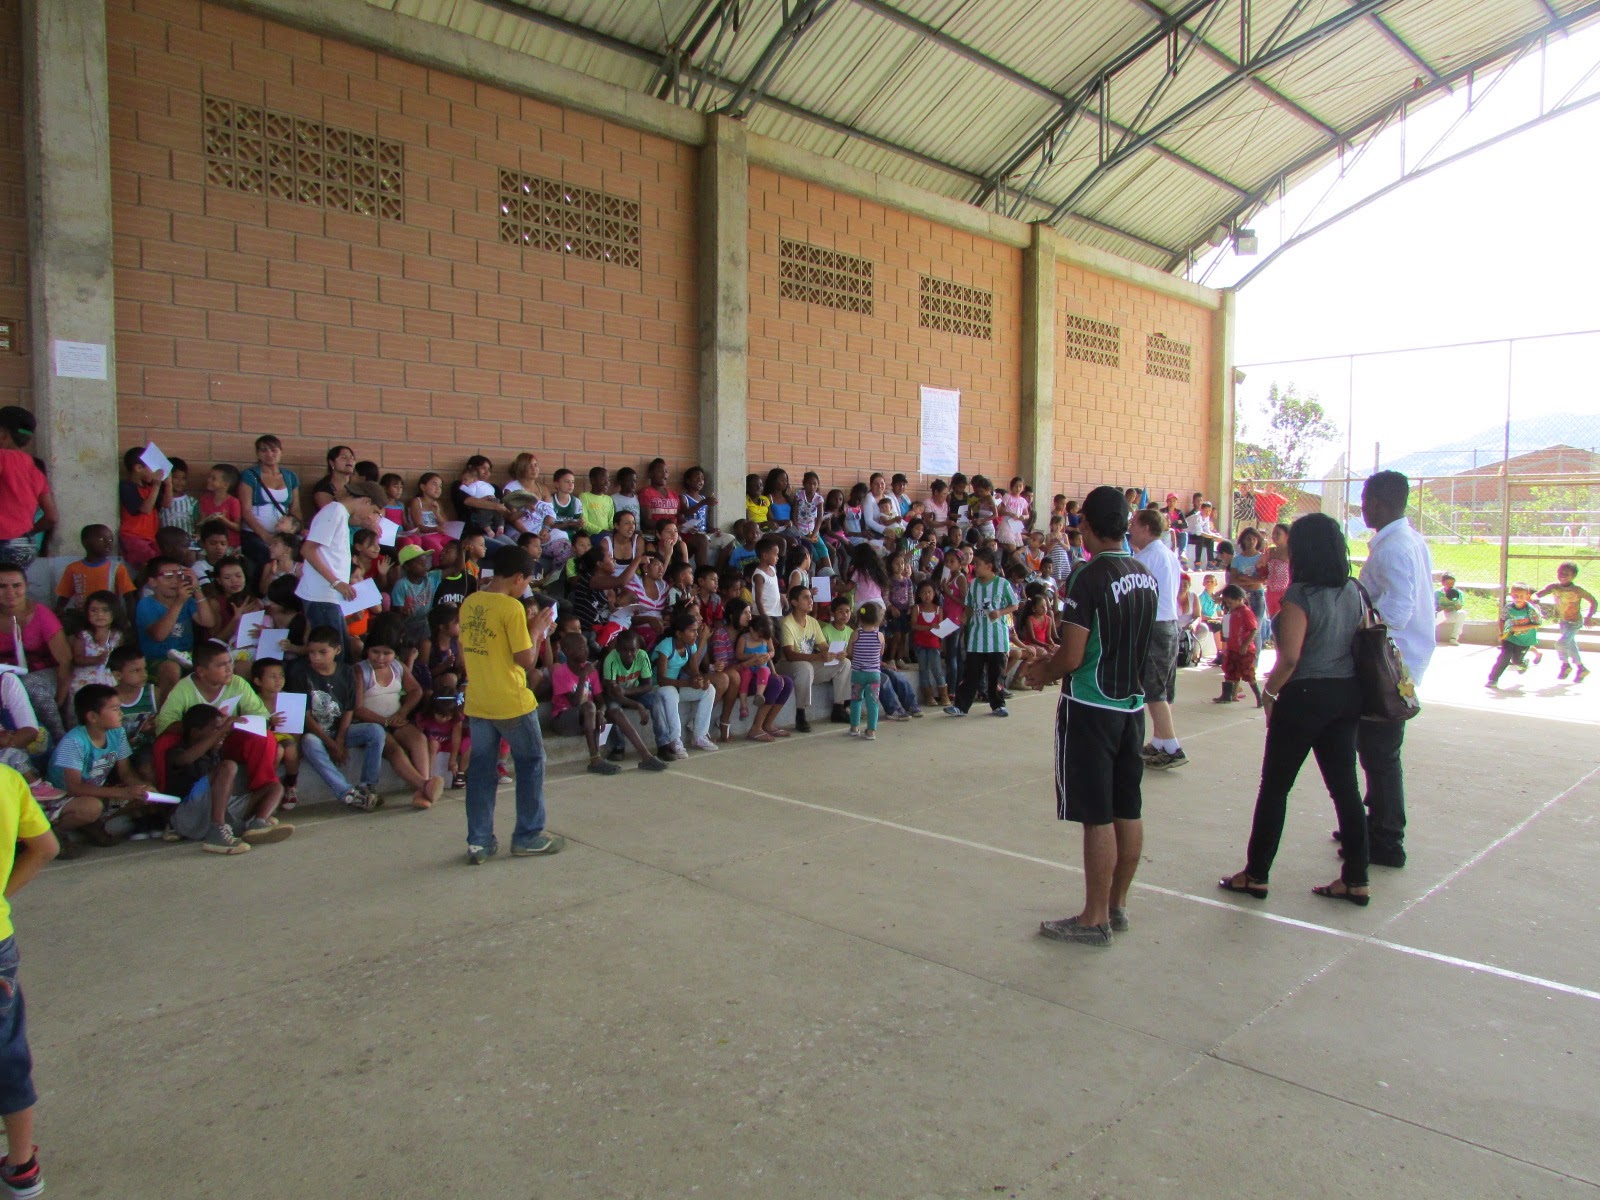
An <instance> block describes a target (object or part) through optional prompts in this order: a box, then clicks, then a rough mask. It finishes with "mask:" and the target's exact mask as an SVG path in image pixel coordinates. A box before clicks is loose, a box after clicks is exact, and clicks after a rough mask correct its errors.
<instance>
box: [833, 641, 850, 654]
mask: <svg viewBox="0 0 1600 1200" xmlns="http://www.w3.org/2000/svg"><path fill="white" fill-rule="evenodd" d="M849 644H850V643H849V642H829V643H828V653H829V654H843V653H844V651H845V647H846V646H848V645H849Z"/></svg>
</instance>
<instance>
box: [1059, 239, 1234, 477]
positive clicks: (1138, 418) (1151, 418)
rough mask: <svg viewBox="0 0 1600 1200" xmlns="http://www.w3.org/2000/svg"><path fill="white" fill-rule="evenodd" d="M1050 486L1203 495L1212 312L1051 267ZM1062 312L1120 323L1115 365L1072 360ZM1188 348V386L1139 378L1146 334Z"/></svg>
mask: <svg viewBox="0 0 1600 1200" xmlns="http://www.w3.org/2000/svg"><path fill="white" fill-rule="evenodd" d="M1056 295H1057V308H1058V311H1057V315H1056V419H1055V465H1056V478H1055V488H1056V490H1057V491H1061V492H1065V493H1066V494H1067V495H1068V496H1081V495H1083V494H1084V492H1085V491H1087V490H1088V489H1089V488H1092V487H1095V486H1097V485H1099V484H1102V483H1112V484H1116V485H1117V486H1119V487H1135V486H1137V487H1145V488H1148V489H1149V490H1150V495H1151V497H1152V498H1153V499H1155V500H1161V499H1163V498H1164V497H1165V496H1166V494H1167V493H1168V492H1169V491H1171V492H1177V493H1178V494H1179V495H1180V496H1181V497H1183V499H1184V501H1185V502H1187V501H1188V499H1189V496H1190V493H1192V492H1196V491H1209V490H1210V487H1209V485H1208V483H1207V480H1208V472H1207V463H1208V461H1209V459H1208V457H1207V456H1208V453H1209V448H1210V411H1211V402H1210V386H1211V337H1212V324H1211V323H1212V313H1211V310H1209V309H1206V308H1202V307H1200V306H1198V305H1194V304H1189V303H1186V302H1184V301H1182V300H1177V299H1173V298H1171V297H1168V296H1164V295H1161V294H1159V293H1157V292H1151V291H1146V290H1145V289H1143V288H1140V287H1138V286H1137V285H1135V284H1131V283H1125V282H1123V281H1121V280H1117V279H1111V278H1108V277H1106V276H1104V275H1097V274H1095V273H1093V272H1091V271H1086V270H1084V269H1083V268H1081V267H1077V266H1074V265H1071V264H1068V263H1059V264H1057V267H1056ZM1068 314H1076V315H1078V316H1083V317H1088V318H1090V319H1091V320H1094V321H1098V322H1103V323H1105V324H1109V325H1115V326H1118V327H1120V330H1121V362H1120V364H1119V365H1118V366H1116V367H1111V366H1106V365H1102V364H1100V363H1091V362H1084V361H1081V360H1079V359H1075V358H1072V357H1071V356H1070V354H1069V347H1068V331H1067V328H1066V318H1067V315H1068ZM1150 334H1164V335H1166V336H1167V337H1169V338H1172V339H1175V340H1177V341H1180V342H1186V343H1188V344H1189V345H1190V346H1191V347H1192V350H1193V353H1192V356H1191V360H1190V371H1189V380H1188V382H1186V383H1185V382H1180V381H1178V380H1173V379H1166V378H1160V377H1157V376H1153V375H1150V374H1148V373H1146V370H1145V366H1146V359H1145V350H1146V338H1147V337H1148V336H1149V335H1150Z"/></svg>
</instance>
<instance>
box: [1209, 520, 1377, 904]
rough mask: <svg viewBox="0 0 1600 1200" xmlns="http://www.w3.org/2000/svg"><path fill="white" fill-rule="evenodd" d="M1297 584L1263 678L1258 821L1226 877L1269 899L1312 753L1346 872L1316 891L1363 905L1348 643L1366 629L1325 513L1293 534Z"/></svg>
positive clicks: (1354, 692) (1363, 837) (1229, 887)
mask: <svg viewBox="0 0 1600 1200" xmlns="http://www.w3.org/2000/svg"><path fill="white" fill-rule="evenodd" d="M1289 565H1290V572H1291V574H1292V575H1293V578H1294V582H1293V583H1291V584H1290V585H1289V587H1288V590H1287V591H1285V592H1284V596H1283V607H1282V608H1281V609H1280V610H1279V616H1278V633H1277V637H1278V659H1277V662H1276V664H1275V665H1274V666H1273V668H1272V673H1271V674H1270V675H1268V676H1267V682H1266V687H1265V688H1264V689H1263V691H1264V699H1265V701H1266V709H1267V745H1266V752H1265V754H1264V756H1263V759H1262V763H1261V786H1260V790H1259V791H1258V792H1257V793H1256V811H1255V819H1254V821H1253V823H1252V825H1251V829H1250V849H1249V855H1248V858H1247V860H1246V863H1245V869H1244V870H1243V871H1240V872H1239V873H1238V874H1236V875H1230V876H1228V877H1227V878H1225V879H1223V880H1222V881H1221V883H1220V886H1221V887H1222V888H1223V890H1225V891H1230V892H1244V893H1246V894H1248V895H1251V896H1254V897H1255V898H1256V899H1258V900H1263V899H1265V898H1266V895H1267V878H1268V875H1269V874H1270V872H1271V870H1272V860H1273V859H1274V858H1275V857H1276V856H1277V853H1278V842H1279V841H1280V839H1281V838H1282V836H1283V821H1284V816H1285V814H1286V812H1287V810H1288V801H1289V791H1290V789H1291V788H1293V787H1294V781H1295V777H1296V776H1297V775H1298V774H1299V773H1300V767H1301V765H1302V764H1303V763H1304V762H1305V760H1306V755H1307V754H1315V755H1316V757H1317V767H1318V768H1319V769H1320V770H1321V772H1322V781H1323V783H1324V784H1326V785H1327V788H1328V793H1329V795H1331V796H1332V797H1333V806H1334V809H1335V811H1337V813H1338V814H1339V839H1340V843H1341V845H1342V846H1343V850H1342V853H1343V855H1344V869H1343V871H1342V872H1341V875H1340V878H1338V879H1336V880H1334V881H1333V882H1332V883H1330V884H1327V885H1326V886H1324V887H1316V888H1312V889H1311V890H1312V891H1313V892H1315V893H1316V894H1317V895H1319V896H1326V897H1328V898H1329V899H1332V900H1348V901H1350V902H1351V903H1353V904H1359V905H1362V906H1365V905H1366V904H1367V901H1368V898H1369V896H1368V891H1367V814H1366V810H1365V809H1364V808H1363V807H1362V804H1361V788H1360V785H1359V784H1358V783H1357V781H1356V730H1357V728H1358V726H1359V725H1360V721H1361V689H1360V686H1359V685H1358V684H1357V682H1356V664H1355V658H1354V656H1353V655H1352V653H1351V649H1350V647H1351V642H1352V640H1353V638H1354V636H1355V632H1356V630H1357V628H1359V627H1360V625H1361V619H1362V606H1361V595H1360V591H1359V590H1358V588H1357V586H1356V584H1355V581H1354V580H1352V579H1351V578H1350V558H1349V553H1348V551H1347V549H1346V546H1345V540H1344V531H1343V530H1342V529H1340V528H1339V523H1338V522H1337V521H1335V520H1334V519H1333V518H1332V517H1330V516H1328V515H1327V514H1325V513H1310V514H1308V515H1306V516H1303V517H1301V518H1300V519H1299V520H1298V521H1296V522H1295V523H1294V524H1293V525H1292V526H1291V527H1290V529H1289Z"/></svg>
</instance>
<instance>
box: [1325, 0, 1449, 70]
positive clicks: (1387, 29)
mask: <svg viewBox="0 0 1600 1200" xmlns="http://www.w3.org/2000/svg"><path fill="white" fill-rule="evenodd" d="M1352 2H1353V0H1346V3H1352ZM1367 20H1368V21H1369V22H1370V23H1371V25H1372V27H1373V28H1374V29H1376V30H1377V31H1378V32H1379V33H1381V34H1383V36H1384V37H1386V38H1387V39H1388V40H1389V41H1390V42H1392V43H1393V44H1394V46H1395V48H1396V49H1397V50H1399V51H1400V53H1401V54H1404V55H1405V56H1406V57H1407V58H1409V59H1410V60H1411V61H1412V62H1414V63H1416V64H1417V66H1419V67H1421V68H1422V69H1423V70H1424V71H1426V72H1427V73H1428V78H1429V79H1431V80H1433V82H1435V83H1439V82H1442V81H1443V79H1444V76H1443V75H1441V74H1439V72H1438V71H1436V70H1434V67H1433V64H1432V63H1430V62H1429V61H1428V60H1427V59H1425V58H1423V57H1422V55H1421V53H1420V52H1418V51H1417V50H1416V48H1415V47H1413V46H1412V45H1411V43H1410V42H1408V41H1406V39H1405V38H1403V37H1401V36H1400V33H1399V31H1398V30H1396V29H1395V27H1394V26H1393V25H1391V24H1389V22H1387V21H1385V20H1384V19H1383V18H1382V17H1380V16H1378V14H1377V13H1373V14H1372V15H1371V16H1369V17H1368V18H1367ZM1445 90H1446V91H1447V92H1453V91H1455V89H1454V88H1452V87H1449V86H1448V85H1446V87H1445Z"/></svg>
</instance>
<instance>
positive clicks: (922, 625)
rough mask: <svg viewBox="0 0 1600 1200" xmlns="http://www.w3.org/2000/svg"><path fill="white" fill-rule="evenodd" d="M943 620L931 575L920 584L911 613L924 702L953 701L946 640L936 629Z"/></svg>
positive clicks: (943, 703) (918, 672) (919, 679)
mask: <svg viewBox="0 0 1600 1200" xmlns="http://www.w3.org/2000/svg"><path fill="white" fill-rule="evenodd" d="M943 623H944V609H943V607H942V606H941V605H940V604H939V589H938V588H937V587H936V586H935V585H934V583H933V581H932V580H931V579H930V580H928V581H927V582H926V583H923V584H920V585H919V586H918V587H917V605H916V608H915V609H914V610H913V612H912V614H911V647H912V649H913V650H915V651H916V655H917V686H918V689H919V690H920V691H921V693H922V703H924V704H930V705H931V704H938V705H940V706H941V707H943V706H945V705H947V704H949V703H950V684H949V681H948V680H947V679H946V678H945V673H944V643H943V641H942V640H941V639H940V637H939V635H938V634H937V633H935V632H934V631H935V630H936V629H938V628H939V626H940V625H942V624H943Z"/></svg>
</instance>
